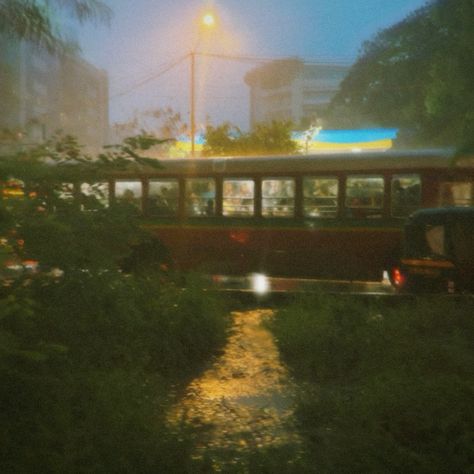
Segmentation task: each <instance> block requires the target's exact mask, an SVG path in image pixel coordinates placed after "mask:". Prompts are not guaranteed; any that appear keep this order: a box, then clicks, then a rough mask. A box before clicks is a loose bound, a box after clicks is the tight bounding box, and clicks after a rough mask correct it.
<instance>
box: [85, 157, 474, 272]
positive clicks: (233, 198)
mask: <svg viewBox="0 0 474 474" xmlns="http://www.w3.org/2000/svg"><path fill="white" fill-rule="evenodd" d="M161 164H162V168H161V169H158V170H156V169H154V170H150V171H149V172H146V171H144V172H142V173H140V174H139V175H137V174H136V173H134V174H132V173H128V174H127V173H123V174H121V175H120V176H115V177H114V179H111V180H110V182H108V183H103V184H102V187H103V191H105V193H104V194H102V196H104V195H106V194H107V190H108V198H109V199H111V200H127V201H129V202H132V203H133V204H135V205H136V206H137V207H139V208H140V209H141V211H142V213H143V218H144V225H145V226H146V228H148V229H149V230H150V231H151V233H152V234H153V236H154V237H155V238H156V239H158V240H159V241H160V242H161V244H162V245H163V246H164V247H165V248H166V249H167V250H168V252H169V255H170V258H171V260H172V262H173V264H174V265H175V267H176V268H178V269H180V270H190V269H194V270H201V271H205V272H207V273H211V274H224V275H246V274H249V273H252V272H259V273H265V274H268V275H271V276H278V277H300V278H324V279H345V280H365V281H380V280H381V279H382V278H383V272H384V271H389V272H390V270H391V268H392V267H393V266H395V265H396V264H397V262H398V259H399V257H400V252H401V241H402V230H403V224H404V221H405V220H406V218H407V217H408V216H409V215H410V214H411V213H413V212H414V211H416V210H417V209H420V208H432V207H440V206H462V207H469V206H473V205H474V161H473V160H472V158H467V159H464V160H458V161H457V163H456V164H454V162H453V156H452V154H451V153H449V152H446V151H436V150H435V151H426V150H424V151H410V152H408V151H385V152H380V153H378V152H369V153H351V154H347V153H346V154H324V155H319V154H318V155H304V156H272V157H229V158H199V159H169V160H163V161H162V162H161ZM83 191H84V192H86V193H88V192H92V191H91V190H88V189H87V187H85V188H83Z"/></svg>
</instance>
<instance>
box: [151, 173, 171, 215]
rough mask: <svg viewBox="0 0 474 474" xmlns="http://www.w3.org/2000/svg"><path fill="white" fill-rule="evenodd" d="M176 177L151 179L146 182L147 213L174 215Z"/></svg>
mask: <svg viewBox="0 0 474 474" xmlns="http://www.w3.org/2000/svg"><path fill="white" fill-rule="evenodd" d="M178 202H179V183H178V180H177V179H160V180H158V179H151V180H150V181H149V183H148V201H147V213H148V214H149V215H150V216H153V217H169V216H175V215H176V214H177V212H178Z"/></svg>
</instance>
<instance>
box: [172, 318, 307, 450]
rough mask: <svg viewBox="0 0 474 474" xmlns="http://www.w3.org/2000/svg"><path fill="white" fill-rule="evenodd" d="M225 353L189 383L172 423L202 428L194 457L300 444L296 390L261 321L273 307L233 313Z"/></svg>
mask: <svg viewBox="0 0 474 474" xmlns="http://www.w3.org/2000/svg"><path fill="white" fill-rule="evenodd" d="M232 316H233V321H234V323H233V330H232V333H231V336H230V337H229V341H228V344H227V346H226V347H225V349H224V351H223V354H222V356H221V357H219V358H218V359H217V360H216V361H215V363H214V364H213V365H212V367H210V368H209V369H208V370H207V371H206V372H204V373H203V374H202V376H201V377H199V378H198V379H195V380H194V381H193V382H192V383H191V384H190V385H189V386H188V388H187V390H186V394H185V396H184V397H183V398H182V400H181V401H180V402H179V403H178V405H177V406H175V407H174V409H173V410H172V412H171V413H170V416H169V420H170V422H171V423H176V424H179V423H189V424H191V425H192V427H193V428H196V431H199V439H198V443H197V452H196V456H197V457H200V456H203V455H204V454H205V452H206V451H208V450H222V449H225V450H229V451H236V452H239V451H241V452H243V451H246V450H249V449H256V448H257V449H259V448H265V447H272V446H278V445H281V444H292V445H294V444H295V443H298V444H299V438H298V435H297V433H296V430H295V429H294V427H293V425H292V422H293V396H294V389H293V385H292V383H291V381H290V379H289V376H288V372H287V370H286V368H285V367H284V365H283V364H282V363H281V361H280V357H279V353H278V350H277V347H276V345H275V342H274V340H273V336H272V334H271V333H270V332H269V331H268V330H267V329H265V327H264V325H262V322H264V320H266V319H268V318H271V317H272V316H273V312H272V311H271V310H261V309H259V310H252V311H246V312H234V313H232Z"/></svg>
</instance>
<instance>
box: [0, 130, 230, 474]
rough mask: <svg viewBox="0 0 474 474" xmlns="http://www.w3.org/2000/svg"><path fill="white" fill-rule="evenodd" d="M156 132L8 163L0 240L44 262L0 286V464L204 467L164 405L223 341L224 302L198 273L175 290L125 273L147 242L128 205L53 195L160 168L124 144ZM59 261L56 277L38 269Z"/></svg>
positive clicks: (66, 144)
mask: <svg viewBox="0 0 474 474" xmlns="http://www.w3.org/2000/svg"><path fill="white" fill-rule="evenodd" d="M153 141H154V138H153V137H149V136H146V137H138V138H136V139H130V140H128V141H127V142H126V143H125V144H124V145H123V147H117V148H115V149H113V150H112V151H106V152H105V153H104V154H103V155H101V156H100V157H99V158H98V159H92V158H91V157H88V156H86V155H84V154H83V153H82V151H81V149H80V147H79V146H78V144H77V142H76V141H75V139H74V138H72V137H61V138H60V140H58V141H57V142H54V141H51V142H48V144H46V145H44V146H41V147H39V148H37V149H35V150H30V152H29V153H21V154H20V155H16V156H15V157H6V158H5V159H4V160H2V163H1V167H0V171H1V172H2V174H3V176H4V177H8V176H14V177H15V178H19V179H22V180H23V181H24V183H25V191H26V194H25V196H24V197H18V198H11V199H6V200H2V206H1V207H0V210H1V211H2V217H3V218H4V219H3V220H2V234H1V235H3V236H4V238H3V239H2V249H3V250H4V253H6V254H7V255H8V254H10V253H14V254H16V255H18V256H19V257H21V258H22V259H23V258H31V259H34V260H37V261H39V262H40V268H41V269H42V270H41V271H40V272H38V273H36V274H31V275H29V274H25V275H23V276H20V277H18V278H17V279H16V280H13V281H10V282H5V283H6V284H5V285H2V287H0V292H1V296H2V297H3V298H2V299H0V406H2V410H1V412H0V471H1V472H8V473H30V472H31V473H33V472H48V473H64V472H75V473H76V472H77V473H91V472H97V473H99V472H100V473H103V472H136V470H137V469H139V470H140V472H144V473H150V474H151V473H156V472H176V473H179V472H183V473H184V472H199V470H200V466H199V464H200V463H199V462H198V461H194V460H193V459H192V457H191V449H192V443H191V441H190V440H191V437H190V436H188V435H187V433H186V432H184V431H181V430H176V432H172V431H171V429H170V428H169V427H168V425H167V422H166V419H165V415H166V410H167V407H168V406H169V404H170V403H171V401H172V398H171V393H172V391H173V389H174V388H175V386H176V385H179V384H180V383H183V381H184V380H185V379H186V377H189V376H191V375H192V374H194V373H195V372H196V371H197V370H199V369H200V368H201V367H202V366H203V364H205V363H206V362H207V361H208V359H209V358H210V357H211V356H212V355H213V354H214V353H215V352H216V351H217V350H219V349H220V347H221V346H222V344H224V342H225V339H226V331H227V326H228V320H227V319H226V317H225V314H226V311H225V308H224V307H223V306H222V305H221V304H220V303H219V302H218V301H217V299H216V297H215V295H213V294H211V293H210V292H205V291H203V288H202V286H201V285H200V283H199V282H195V281H194V283H192V282H190V283H189V284H188V285H187V286H186V290H183V289H182V288H181V287H178V286H177V285H176V284H175V283H174V282H173V280H172V279H171V277H169V276H168V277H165V276H164V275H163V274H162V273H160V272H159V271H157V269H154V268H153V266H148V267H147V268H146V271H142V272H141V273H140V275H139V276H136V275H135V274H124V273H122V272H121V271H120V270H119V266H120V262H121V261H122V260H123V259H124V258H125V257H126V256H127V255H128V253H129V252H130V249H131V245H135V246H137V247H139V248H140V244H141V243H143V242H148V241H149V238H150V236H149V235H148V234H146V233H144V231H142V230H141V228H140V226H139V220H138V215H137V210H136V209H135V208H134V207H133V206H130V205H126V204H119V203H117V204H115V205H112V206H110V207H107V208H106V207H104V206H102V205H101V203H100V201H99V200H97V199H95V198H94V197H93V196H82V199H79V201H76V200H72V199H70V200H65V199H63V198H62V197H61V192H62V189H63V188H62V184H63V180H64V179H66V178H67V179H68V180H71V182H79V183H80V182H81V181H82V180H86V181H87V180H90V182H95V181H96V180H99V179H103V178H106V177H107V174H108V173H109V172H111V171H117V170H123V169H130V168H132V169H137V168H138V169H139V167H140V166H145V165H146V166H148V165H149V166H154V165H155V162H153V163H148V161H147V160H146V159H144V158H142V157H141V155H140V154H139V153H136V152H135V151H133V152H132V153H130V150H139V149H143V148H145V149H146V148H147V147H148V146H149V144H150V143H151V142H153ZM135 155H136V156H135ZM86 198H87V199H86ZM83 208H86V209H87V210H82V209H83ZM54 267H57V268H59V269H60V270H62V272H63V273H62V275H60V276H58V274H57V273H56V274H53V273H47V272H45V271H44V270H45V269H46V270H49V268H54ZM3 283H4V282H3V280H2V284H3ZM137 466H139V467H138V468H137Z"/></svg>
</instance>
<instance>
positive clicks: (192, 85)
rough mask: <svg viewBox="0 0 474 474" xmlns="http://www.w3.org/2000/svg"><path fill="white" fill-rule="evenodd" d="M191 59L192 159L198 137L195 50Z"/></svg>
mask: <svg viewBox="0 0 474 474" xmlns="http://www.w3.org/2000/svg"><path fill="white" fill-rule="evenodd" d="M190 57H191V94H190V97H191V105H190V115H191V117H190V122H191V124H190V125H191V127H190V128H191V157H192V158H194V156H195V152H194V149H195V143H194V140H195V135H196V117H195V101H196V100H195V99H196V98H195V80H194V75H195V66H196V65H195V62H196V52H195V51H194V50H193V51H191V54H190Z"/></svg>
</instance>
